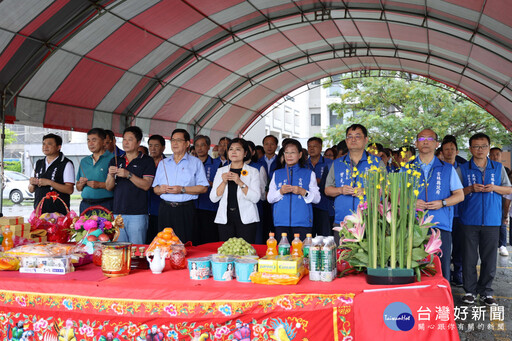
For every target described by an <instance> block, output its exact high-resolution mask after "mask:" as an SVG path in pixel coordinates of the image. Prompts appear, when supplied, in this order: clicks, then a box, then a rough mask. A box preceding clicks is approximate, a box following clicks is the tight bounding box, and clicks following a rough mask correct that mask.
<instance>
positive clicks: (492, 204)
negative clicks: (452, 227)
mask: <svg viewBox="0 0 512 341" xmlns="http://www.w3.org/2000/svg"><path fill="white" fill-rule="evenodd" d="M459 167H460V172H461V174H462V179H461V180H462V186H464V187H469V186H471V185H473V184H475V183H476V184H483V185H488V184H494V185H497V186H501V167H503V165H502V164H501V163H499V162H495V161H492V160H490V159H489V158H487V166H486V167H485V171H484V172H483V173H482V172H481V171H480V169H478V167H477V166H476V165H475V162H474V161H473V158H471V160H470V161H469V162H466V163H463V164H461V165H460V166H459ZM459 213H460V220H461V221H462V224H464V225H478V226H500V225H501V195H499V194H498V193H496V192H487V193H483V192H479V193H476V192H473V193H469V194H468V195H466V197H465V198H464V201H463V205H462V207H461V209H460V211H459Z"/></svg>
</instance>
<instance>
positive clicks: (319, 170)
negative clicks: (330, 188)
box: [307, 156, 334, 216]
mask: <svg viewBox="0 0 512 341" xmlns="http://www.w3.org/2000/svg"><path fill="white" fill-rule="evenodd" d="M333 162H334V161H333V160H331V159H328V158H325V157H323V156H320V160H318V163H317V164H316V165H315V166H313V164H312V163H311V158H308V162H307V166H308V168H309V169H311V170H312V171H314V172H315V175H316V178H317V179H320V183H319V184H318V188H319V189H320V195H321V196H322V198H321V199H320V202H319V203H318V204H313V207H315V208H318V209H321V210H322V211H328V212H329V216H334V199H333V198H332V197H328V196H326V195H325V180H326V179H327V174H328V173H329V169H330V168H331V165H332V163H333Z"/></svg>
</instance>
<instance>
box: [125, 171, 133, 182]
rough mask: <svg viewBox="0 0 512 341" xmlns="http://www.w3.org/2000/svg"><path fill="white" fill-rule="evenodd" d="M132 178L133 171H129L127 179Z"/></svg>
mask: <svg viewBox="0 0 512 341" xmlns="http://www.w3.org/2000/svg"><path fill="white" fill-rule="evenodd" d="M131 178H132V172H130V173H128V176H127V177H126V179H128V180H130V179H131Z"/></svg>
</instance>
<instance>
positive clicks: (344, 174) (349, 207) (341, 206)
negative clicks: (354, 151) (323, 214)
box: [333, 151, 380, 224]
mask: <svg viewBox="0 0 512 341" xmlns="http://www.w3.org/2000/svg"><path fill="white" fill-rule="evenodd" d="M379 163H380V158H379V157H378V156H374V155H371V154H368V153H367V152H366V151H364V152H363V156H362V157H361V160H359V162H358V164H357V165H356V166H355V165H352V162H351V160H350V152H349V153H348V154H347V155H344V156H342V157H340V158H337V159H336V160H334V162H333V167H334V179H335V183H336V187H341V186H352V187H357V186H358V184H361V187H364V182H363V178H362V177H361V175H362V174H364V173H366V172H367V171H368V170H369V169H370V168H371V166H375V167H379ZM354 167H355V168H357V175H355V174H356V173H355V172H354ZM353 174H354V175H355V176H354V177H353V176H352V175H353ZM357 205H359V198H358V197H354V196H352V195H343V194H340V195H338V196H337V197H336V198H335V199H334V211H335V215H334V223H336V224H339V223H340V222H342V221H343V220H344V219H345V216H347V215H350V214H352V212H356V211H357Z"/></svg>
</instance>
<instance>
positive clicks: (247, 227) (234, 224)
mask: <svg viewBox="0 0 512 341" xmlns="http://www.w3.org/2000/svg"><path fill="white" fill-rule="evenodd" d="M227 215H228V223H227V224H218V225H219V238H220V241H222V242H225V241H226V240H228V239H229V238H232V237H237V238H243V239H244V240H245V241H246V242H248V243H249V244H254V243H255V242H256V229H257V228H258V223H250V224H244V223H243V222H242V219H241V218H240V211H239V210H238V209H235V210H231V209H229V208H228V212H227Z"/></svg>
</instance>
